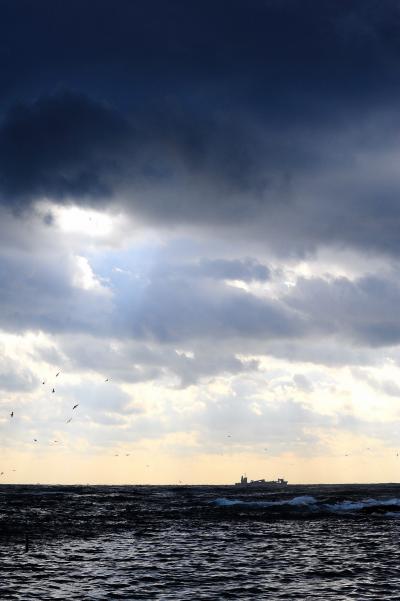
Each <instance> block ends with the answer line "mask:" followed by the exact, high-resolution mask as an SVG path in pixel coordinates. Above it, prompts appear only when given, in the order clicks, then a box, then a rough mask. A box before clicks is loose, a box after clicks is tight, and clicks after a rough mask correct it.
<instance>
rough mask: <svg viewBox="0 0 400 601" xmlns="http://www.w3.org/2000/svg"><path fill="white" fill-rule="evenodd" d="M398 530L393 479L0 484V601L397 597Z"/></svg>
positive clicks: (398, 493) (398, 489) (399, 497)
mask: <svg viewBox="0 0 400 601" xmlns="http://www.w3.org/2000/svg"><path fill="white" fill-rule="evenodd" d="M399 534H400V485H346V486H327V485H326V486H290V487H288V488H287V489H286V490H285V491H283V492H270V491H266V490H262V489H257V488H254V489H253V488H252V489H250V490H249V489H240V488H239V487H236V488H235V487H228V486H225V487H222V486H159V487H154V486H22V485H21V486H12V485H8V486H7V485H3V486H1V487H0V570H1V572H0V574H1V578H0V599H10V600H14V599H15V600H17V599H18V600H21V601H25V600H26V601H32V600H40V601H46V600H47V599H59V600H61V599H63V600H64V599H68V600H75V599H76V600H78V599H79V600H84V599H93V600H96V601H101V600H105V599H139V600H140V599H143V600H145V599H151V600H163V601H164V600H165V601H167V600H171V601H172V600H173V601H179V600H186V599H187V600H197V599H199V600H200V599H207V600H208V601H213V600H217V599H238V600H240V601H247V600H248V599H272V600H273V599H295V600H312V599H319V600H322V599H335V600H339V601H340V600H342V601H348V600H351V599H355V600H357V601H360V600H362V601H364V600H365V601H367V600H369V599H376V600H386V599H387V600H396V601H398V600H399V599H400V568H399V565H400V546H399ZM26 549H27V550H26Z"/></svg>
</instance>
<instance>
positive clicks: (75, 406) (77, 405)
mask: <svg viewBox="0 0 400 601" xmlns="http://www.w3.org/2000/svg"><path fill="white" fill-rule="evenodd" d="M77 407H79V403H77V404H76V405H74V406H73V407H72V411H73V410H74V409H76V408H77Z"/></svg>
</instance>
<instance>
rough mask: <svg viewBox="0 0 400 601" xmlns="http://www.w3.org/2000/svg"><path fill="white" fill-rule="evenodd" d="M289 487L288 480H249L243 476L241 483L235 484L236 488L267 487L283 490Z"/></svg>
mask: <svg viewBox="0 0 400 601" xmlns="http://www.w3.org/2000/svg"><path fill="white" fill-rule="evenodd" d="M287 485H288V482H287V480H284V479H283V478H278V479H277V480H265V479H264V478H262V479H261V480H250V481H249V480H248V479H247V476H246V475H244V476H241V477H240V482H235V486H267V487H269V488H282V487H285V486H287Z"/></svg>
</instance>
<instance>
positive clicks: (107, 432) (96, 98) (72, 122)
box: [0, 0, 400, 481]
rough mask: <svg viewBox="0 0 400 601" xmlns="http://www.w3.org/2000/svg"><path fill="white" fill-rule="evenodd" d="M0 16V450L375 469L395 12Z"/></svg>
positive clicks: (172, 10) (392, 143)
mask: <svg viewBox="0 0 400 601" xmlns="http://www.w3.org/2000/svg"><path fill="white" fill-rule="evenodd" d="M0 16H1V19H0V98H1V104H0V277H1V295H0V331H1V336H0V355H1V357H2V367H1V369H0V394H1V395H2V396H1V397H0V400H1V408H2V417H1V419H0V428H1V434H2V436H3V443H4V448H16V447H17V446H18V444H19V442H21V444H22V441H23V445H28V446H27V447H25V446H24V447H23V448H26V449H28V451H29V449H30V446H29V445H30V444H31V443H32V440H33V439H34V438H40V439H46V440H52V439H54V438H56V439H62V440H63V442H64V444H65V445H66V447H68V448H69V450H70V451H71V452H76V450H77V449H81V450H82V449H86V450H87V449H88V448H89V447H90V448H91V449H93V450H95V452H101V449H103V451H104V449H106V450H105V451H104V452H107V453H112V452H113V450H115V449H119V448H120V447H121V445H122V446H124V445H128V446H129V445H130V444H132V445H133V444H140V445H144V447H143V448H147V447H146V444H149V445H150V446H151V444H153V445H156V444H157V445H161V446H158V447H157V449H158V450H160V449H161V451H162V453H164V454H165V455H168V456H170V455H174V454H175V455H176V456H182V455H185V454H187V456H188V457H189V456H196V454H197V456H199V454H201V453H203V454H207V453H210V454H215V455H216V456H219V454H220V452H221V445H222V452H225V451H226V449H225V447H226V438H227V435H228V433H229V438H231V436H232V437H233V441H231V442H230V445H231V446H230V449H231V451H232V449H233V450H234V451H235V452H237V453H238V456H242V455H243V454H246V453H250V452H253V451H254V452H255V453H261V454H262V453H264V451H265V448H268V449H270V451H271V452H272V453H275V455H274V456H275V457H276V458H277V459H276V461H281V460H282V457H286V458H287V457H288V456H289V455H288V453H289V454H292V455H290V457H310V456H312V455H313V454H314V455H315V456H318V457H320V456H322V454H323V453H326V454H328V455H329V454H330V455H331V456H333V457H336V455H335V454H337V453H339V454H341V453H342V454H343V452H344V451H343V449H344V447H343V448H340V449H339V450H338V448H337V447H336V446H335V445H336V442H337V441H338V440H341V441H343V445H348V444H354V445H356V446H357V445H358V447H360V448H362V447H363V445H364V447H365V445H366V444H367V445H369V444H370V439H371V438H372V439H373V440H374V441H375V442H376V444H377V445H381V446H382V447H384V448H386V447H388V448H390V449H391V450H390V452H392V447H393V448H394V447H395V446H396V444H397V434H398V432H397V423H398V417H399V413H398V408H397V405H396V403H397V400H398V397H399V394H400V393H399V391H400V388H399V386H398V384H397V382H396V379H397V378H398V377H399V376H400V372H399V358H400V354H399V345H400V317H399V311H398V307H399V305H400V286H399V253H400V236H399V224H400V201H399V192H400V177H399V174H398V171H399V170H398V162H399V157H400V151H399V133H400V114H399V108H398V107H399V105H400V103H399V101H400V85H399V78H398V75H397V68H398V64H399V60H400V43H399V36H398V31H399V26H400V7H399V4H398V2H395V1H391V0H390V1H389V0H388V1H386V2H376V1H372V0H360V1H357V0H352V1H350V2H336V1H328V0H322V1H319V2H314V1H310V2H308V1H305V0H302V1H300V0H267V1H262V2H261V1H258V0H255V1H254V2H251V3H246V2H244V1H242V0H240V1H239V0H237V1H236V0H235V1H233V2H229V3H228V2H201V3H196V4H189V3H186V2H179V1H171V2H158V1H154V2H129V1H126V2H125V1H123V0H121V1H120V2H119V3H118V10H115V5H114V3H112V2H111V1H106V0H100V1H98V2H96V3H90V2H82V1H79V2H78V1H75V0H73V1H71V2H50V1H45V0H42V1H40V2H36V3H32V2H29V1H28V0H26V1H24V0H18V1H14V0H13V1H11V0H10V1H7V0H3V1H0ZM59 370H61V371H62V378H63V382H62V384H59V382H60V380H57V395H56V393H54V394H53V393H52V392H51V389H52V388H53V386H54V383H55V382H56V381H55V375H54V374H55V373H56V372H57V371H59ZM106 380H107V381H108V382H107V383H108V384H109V386H108V388H107V391H105V390H104V386H103V385H104V384H106ZM42 382H45V384H43V383H42ZM52 395H53V396H52ZM50 402H51V403H52V405H51V406H52V407H53V409H54V412H50V413H51V415H52V416H53V417H51V415H50V416H49V412H48V408H49V403H50ZM75 402H79V406H80V407H81V409H80V411H81V413H79V412H77V413H76V414H74V428H75V429H74V430H72V429H70V430H72V432H73V434H72V432H70V433H69V434H68V435H69V436H70V438H68V437H67V435H66V433H64V434H62V432H61V434H60V428H61V429H62V428H65V426H64V424H65V423H66V418H67V417H68V415H69V413H68V411H69V409H68V407H69V405H72V404H73V403H75ZM13 409H14V411H15V414H16V418H17V419H15V420H14V422H13V423H14V426H13V427H14V428H15V430H13V431H10V428H9V426H10V424H9V417H8V416H9V413H10V411H11V410H13ZM78 413H79V416H78ZM75 415H76V417H75ZM38 416H39V422H38V423H36V422H37V419H36V421H35V418H38ZM75 422H76V424H75ZM351 437H353V438H351ZM146 441H153V442H151V443H150V442H149V443H148V442H146ZM154 441H156V442H154ZM349 441H353V442H349ZM337 444H339V443H337ZM340 444H342V443H340ZM68 445H69V446H68ZM163 445H164V446H163ZM358 447H357V448H358ZM364 447H363V448H364ZM149 448H150V447H149ZM155 448H156V447H151V449H152V451H151V452H154V453H156V452H158V451H156V450H154V449H155ZM368 448H369V447H368ZM161 451H160V452H161ZM29 452H30V451H29ZM285 453H286V455H285ZM241 454H242V455H241ZM277 465H279V467H280V468H282V469H288V465H289V464H288V465H286V464H281V463H279V464H277ZM338 465H339V464H337V466H336V467H337V469H338V470H339V467H338ZM285 466H286V467H285ZM271 469H272V466H271ZM305 473H306V472H305ZM377 473H378V472H377ZM198 477H199V478H200V479H201V477H202V476H201V475H200V473H199V476H198ZM371 477H372V476H371ZM374 477H375V476H374ZM138 478H139V479H140V477H139V476H138ZM304 478H306V479H307V478H309V479H310V478H311V479H312V475H310V473H309V472H307V474H306V475H305V476H304ZM349 478H350V476H349ZM154 479H155V481H156V480H157V477H156V475H154ZM195 479H196V478H195Z"/></svg>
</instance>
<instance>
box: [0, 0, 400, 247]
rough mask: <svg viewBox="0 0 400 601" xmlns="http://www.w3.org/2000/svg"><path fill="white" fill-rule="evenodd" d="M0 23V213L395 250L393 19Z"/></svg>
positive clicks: (137, 6)
mask: <svg viewBox="0 0 400 601" xmlns="http://www.w3.org/2000/svg"><path fill="white" fill-rule="evenodd" d="M0 10H1V13H2V14H1V16H2V19H1V20H0V39H1V46H0V50H2V52H0V67H1V69H0V74H1V75H0V78H1V79H0V81H1V82H2V86H0V87H1V89H2V91H3V98H4V106H8V107H9V110H8V112H7V113H5V114H4V115H3V122H2V125H1V127H0V196H1V199H2V203H3V204H7V205H9V206H11V207H12V208H14V209H15V208H17V209H21V208H22V207H24V206H28V205H29V204H30V203H31V202H33V201H35V200H36V199H38V198H41V197H43V196H48V197H51V198H53V199H55V200H57V201H68V202H77V203H88V204H91V205H98V204H100V205H101V206H105V205H107V206H109V205H111V206H115V205H117V206H121V205H123V206H124V207H128V208H129V210H131V211H133V213H135V214H138V215H140V216H142V217H145V218H147V219H150V220H152V221H153V222H156V223H160V222H161V223H166V222H167V223H171V222H172V223H185V224H195V225H196V226H203V227H205V226H207V227H210V225H212V226H213V225H215V224H218V225H219V226H220V227H222V226H224V227H227V226H232V225H238V224H240V223H244V224H245V225H246V226H247V229H245V230H244V232H243V236H244V237H246V236H247V237H251V238H254V237H257V238H258V239H259V240H261V241H265V243H266V244H269V245H270V246H273V247H275V248H277V249H278V250H279V251H280V252H283V253H288V254H292V253H304V252H307V251H312V250H314V249H315V248H316V247H318V245H320V244H336V243H345V244H346V245H350V246H356V247H359V248H373V249H375V250H378V251H384V252H389V253H395V254H397V253H398V252H399V251H400V247H399V242H398V236H397V225H396V224H397V223H398V221H399V217H400V211H399V202H398V198H399V193H400V182H399V178H398V175H397V170H396V169H395V168H394V165H395V164H397V163H396V152H397V132H398V131H399V130H400V123H399V118H398V116H397V106H398V100H399V94H400V86H399V81H398V78H397V75H396V73H397V71H396V69H397V64H398V60H399V58H400V57H399V54H400V44H399V42H398V35H397V31H398V24H399V23H400V9H399V6H398V3H397V2H394V1H388V2H385V3H377V2H375V1H372V0H370V1H364V0H363V1H361V0H357V1H356V0H354V1H352V2H348V3H340V2H332V1H330V0H322V1H321V2H318V3H316V2H311V1H302V2H300V1H289V0H279V1H278V0H271V1H267V2H261V0H256V1H255V2H252V3H251V5H249V4H248V3H245V2H243V1H239V0H236V1H233V2H230V3H229V7H227V5H226V4H225V3H211V2H202V3H199V4H188V3H183V2H179V1H177V0H176V1H173V2H168V3H164V2H146V3H144V2H136V3H132V2H125V1H122V2H120V3H119V6H118V10H115V8H114V6H113V4H112V3H111V2H110V1H108V0H107V1H105V0H103V1H99V2H97V3H96V8H95V9H94V7H93V5H92V4H90V3H82V2H77V1H72V2H68V3H61V2H60V3H59V2H46V1H42V2H40V3H35V4H33V3H31V2H27V1H25V2H24V1H22V0H20V1H19V2H9V1H4V2H3V3H2V4H1V5H0ZM60 86H61V88H63V89H66V90H68V89H69V90H74V92H54V90H56V89H59V88H60ZM360 157H361V160H360ZM390 165H392V167H390ZM378 207H379V209H378Z"/></svg>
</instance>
